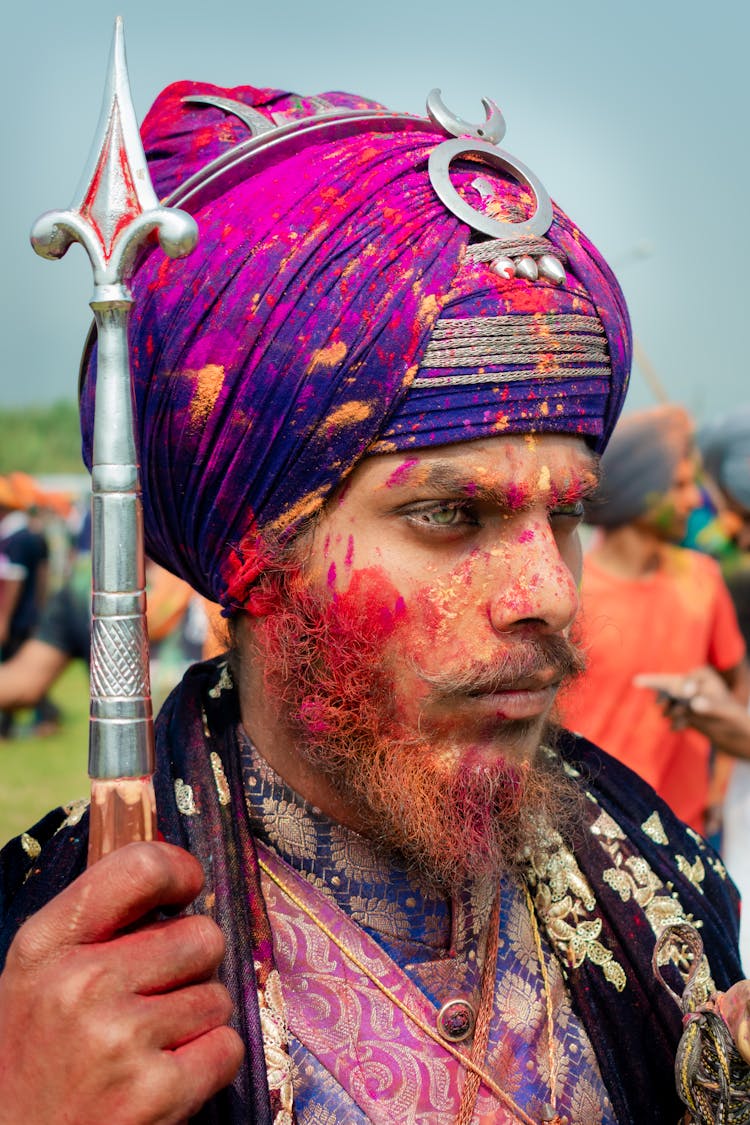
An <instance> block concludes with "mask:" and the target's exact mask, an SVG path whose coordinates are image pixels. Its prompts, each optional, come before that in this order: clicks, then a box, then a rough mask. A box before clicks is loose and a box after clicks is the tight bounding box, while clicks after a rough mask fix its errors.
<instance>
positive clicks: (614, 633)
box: [560, 406, 750, 832]
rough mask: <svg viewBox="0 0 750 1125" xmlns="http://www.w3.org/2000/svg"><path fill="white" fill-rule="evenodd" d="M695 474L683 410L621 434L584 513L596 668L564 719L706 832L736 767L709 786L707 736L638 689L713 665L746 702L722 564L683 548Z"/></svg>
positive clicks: (671, 409)
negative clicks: (649, 680)
mask: <svg viewBox="0 0 750 1125" xmlns="http://www.w3.org/2000/svg"><path fill="white" fill-rule="evenodd" d="M696 466H697V455H696V452H695V446H694V437H693V427H692V423H691V420H690V417H689V415H688V414H687V412H686V411H685V410H684V409H683V408H681V407H678V406H660V407H655V408H653V409H650V410H646V411H641V412H639V413H636V414H632V415H630V416H629V417H627V418H625V419H623V421H622V422H621V423H620V424H619V426H618V427H617V429H616V430H615V434H614V436H613V438H612V441H611V443H610V446H609V448H608V450H607V452H606V454H605V455H604V457H603V459H602V479H601V485H600V488H599V490H598V492H597V495H596V497H595V498H594V500H593V501H592V502H591V503H590V505H589V506H588V511H587V521H588V522H589V523H590V524H593V525H594V526H596V527H597V528H598V529H599V531H598V534H597V535H596V536H595V538H594V540H593V542H592V545H591V548H590V550H589V552H588V553H587V555H586V558H585V560H584V567H583V580H582V591H581V606H582V608H581V613H580V617H579V621H578V626H577V628H578V630H579V638H580V642H581V644H582V647H583V650H584V652H585V654H586V657H587V660H588V667H587V671H586V673H585V675H584V676H582V677H581V678H580V679H579V680H578V682H577V683H576V684H574V685H573V686H572V688H571V689H570V691H569V692H568V694H567V696H566V698H565V699H564V700H563V701H562V702H561V707H560V710H561V714H562V718H563V721H564V722H565V725H567V726H569V727H571V729H573V730H575V731H578V732H580V733H581V734H584V735H585V736H586V737H587V738H589V739H591V741H592V742H596V743H598V744H599V745H600V746H602V747H603V748H604V749H605V750H608V751H609V753H610V754H613V755H614V756H615V757H616V758H618V759H619V760H620V761H622V762H625V763H626V764H627V765H629V766H630V767H631V768H632V769H634V770H635V771H636V772H637V773H639V774H640V776H641V777H643V778H644V779H645V780H646V781H648V782H649V783H650V784H651V785H653V787H654V789H656V791H657V793H659V795H660V796H661V797H663V798H664V799H665V800H666V801H667V802H668V803H669V804H670V805H671V806H672V808H673V809H674V811H675V812H676V813H677V815H678V816H680V817H681V818H682V819H683V820H685V821H686V822H687V823H688V824H690V825H691V826H692V827H693V828H695V829H696V830H697V831H700V832H705V831H707V830H710V829H712V828H713V827H714V825H713V824H711V823H709V822H708V820H707V813H708V810H709V806H713V805H714V804H716V803H718V802H719V801H720V798H721V791H722V788H723V785H724V784H725V778H726V775H727V774H728V767H727V766H724V765H723V766H722V768H721V770H719V771H718V773H717V776H716V779H715V784H714V786H713V787H712V786H711V769H710V764H711V746H710V743H709V740H708V738H706V737H705V735H703V734H701V733H700V732H699V731H697V730H694V729H677V730H675V729H673V725H672V723H671V721H670V717H669V715H668V714H665V710H667V711H668V710H669V701H668V700H667V699H666V698H665V696H664V695H663V694H658V693H655V692H654V691H653V690H650V689H649V688H648V687H646V686H644V684H645V681H640V682H639V681H637V679H636V678H637V677H638V676H639V675H641V674H647V675H648V674H653V675H659V674H671V675H680V674H686V673H688V672H691V671H692V670H694V669H695V668H696V667H699V666H701V665H708V666H710V667H713V668H715V669H716V671H717V672H718V673H719V674H720V675H721V676H722V678H723V680H724V682H725V683H726V684H727V686H728V687H729V689H730V690H731V691H732V693H733V694H734V695H735V696H736V698H737V699H738V700H740V701H741V702H745V701H746V700H747V696H748V690H749V688H750V677H749V675H748V666H747V661H746V657H745V644H744V641H743V638H742V635H741V633H740V630H739V627H738V624H737V618H736V614H735V611H734V608H733V605H732V602H731V599H730V596H729V593H728V591H727V588H726V585H725V583H724V580H723V578H722V576H721V572H720V570H719V566H718V564H717V563H716V562H715V561H714V560H713V559H710V558H708V557H706V556H704V555H701V554H699V553H697V552H696V551H691V550H688V549H687V548H684V547H679V546H677V545H676V543H677V542H678V541H679V540H680V539H681V538H682V536H683V535H684V532H685V527H686V524H687V518H688V516H689V514H690V512H691V510H692V509H693V508H695V507H696V506H697V505H698V504H699V503H700V494H699V492H698V489H697V487H696V483H695V474H696ZM665 704H666V707H665Z"/></svg>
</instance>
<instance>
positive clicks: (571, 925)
mask: <svg viewBox="0 0 750 1125" xmlns="http://www.w3.org/2000/svg"><path fill="white" fill-rule="evenodd" d="M528 878H529V885H530V887H531V888H532V890H533V891H534V905H535V907H536V909H537V912H538V914H539V917H540V919H541V921H542V922H543V924H544V927H545V930H546V932H547V936H548V937H549V939H550V941H551V942H552V943H553V945H555V946H556V948H557V951H558V954H559V956H560V958H561V960H562V962H563V964H566V965H568V966H569V967H570V968H571V969H577V968H580V966H581V965H582V964H583V963H584V961H586V960H589V961H591V963H592V964H594V965H598V966H599V968H601V970H602V972H603V973H604V977H605V979H606V980H608V981H609V982H610V983H611V984H613V985H614V986H615V988H616V989H617V991H618V992H622V991H623V989H624V988H625V985H626V983H627V979H626V976H625V970H624V969H623V967H622V965H620V964H619V962H618V961H616V960H615V957H614V954H613V953H612V951H611V950H610V949H607V948H606V947H605V946H604V945H603V944H602V943H601V942H600V941H599V937H600V936H601V932H602V919H601V918H597V917H596V914H595V909H596V897H595V895H594V894H593V892H592V890H591V887H590V886H589V884H588V882H587V880H586V878H585V876H584V874H583V872H582V871H581V869H580V867H579V866H578V863H577V862H576V859H575V857H574V856H573V854H572V853H571V852H570V851H569V850H568V848H567V847H566V846H565V844H564V843H563V840H562V837H561V836H560V834H559V833H558V832H554V831H552V832H550V833H549V836H548V843H547V844H546V845H545V846H544V847H541V846H540V847H538V848H536V849H535V850H534V851H532V852H531V854H530V856H529V872H528Z"/></svg>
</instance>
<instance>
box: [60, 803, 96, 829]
mask: <svg viewBox="0 0 750 1125" xmlns="http://www.w3.org/2000/svg"><path fill="white" fill-rule="evenodd" d="M88 807H89V803H88V801H87V800H85V799H84V798H80V799H79V800H78V801H71V802H70V804H68V805H63V811H64V812H66V813H67V814H68V815H67V816H66V818H65V820H64V821H63V822H62V824H61V825H60V828H58V829H57V831H58V832H59V831H60V829H62V828H73V827H74V826H75V825H76V824H78V822H79V821H80V819H81V817H82V816H83V814H84V813H85V812H86V809H87V808H88Z"/></svg>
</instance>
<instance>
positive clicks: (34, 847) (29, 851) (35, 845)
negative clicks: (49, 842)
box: [21, 832, 42, 859]
mask: <svg viewBox="0 0 750 1125" xmlns="http://www.w3.org/2000/svg"><path fill="white" fill-rule="evenodd" d="M21 847H22V848H23V850H24V851H25V852H26V855H27V856H28V857H29V858H30V859H36V858H37V856H39V855H41V854H42V845H41V844H40V843H39V841H38V840H35V839H34V837H33V836H30V835H29V834H28V832H24V833H23V835H22V836H21Z"/></svg>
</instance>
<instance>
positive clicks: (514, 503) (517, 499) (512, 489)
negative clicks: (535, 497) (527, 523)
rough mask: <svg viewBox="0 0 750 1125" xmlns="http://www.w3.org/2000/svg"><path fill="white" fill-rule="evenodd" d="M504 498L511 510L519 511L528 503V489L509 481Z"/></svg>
mask: <svg viewBox="0 0 750 1125" xmlns="http://www.w3.org/2000/svg"><path fill="white" fill-rule="evenodd" d="M506 498H507V502H508V507H509V508H510V510H511V511H521V509H523V508H525V507H526V504H527V503H528V499H529V494H528V490H527V489H526V488H524V487H523V485H521V484H517V483H516V482H515V481H511V482H510V484H509V485H508V488H507V491H506Z"/></svg>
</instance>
